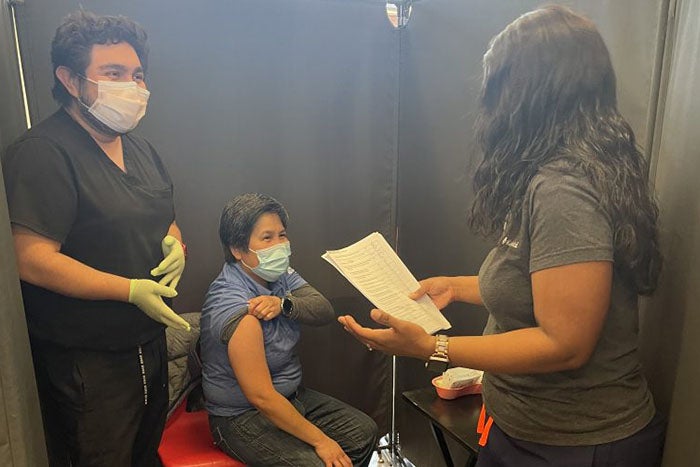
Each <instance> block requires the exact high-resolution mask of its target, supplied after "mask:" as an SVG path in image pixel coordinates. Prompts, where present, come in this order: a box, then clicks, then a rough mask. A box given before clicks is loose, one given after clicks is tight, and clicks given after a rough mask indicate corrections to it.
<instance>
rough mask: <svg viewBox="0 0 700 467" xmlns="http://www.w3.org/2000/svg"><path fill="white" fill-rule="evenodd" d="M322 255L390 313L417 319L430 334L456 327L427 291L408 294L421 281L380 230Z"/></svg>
mask: <svg viewBox="0 0 700 467" xmlns="http://www.w3.org/2000/svg"><path fill="white" fill-rule="evenodd" d="M321 257H322V258H323V259H325V260H326V261H328V262H329V263H331V264H332V265H333V266H334V267H335V268H336V269H337V270H338V271H339V272H340V273H341V274H342V275H343V276H344V277H345V278H346V279H347V280H348V281H350V283H351V284H352V285H354V286H355V288H356V289H357V290H359V291H360V292H361V293H362V295H364V296H365V297H367V299H368V300H369V301H370V302H372V303H373V304H374V306H376V307H377V308H380V309H382V310H384V311H386V312H387V313H389V314H390V315H392V316H395V317H397V318H400V319H404V320H408V321H411V322H413V323H416V324H418V325H420V326H421V327H422V328H423V329H425V331H426V332H428V333H430V334H432V333H434V332H436V331H439V330H440V329H449V328H450V327H452V326H451V325H450V322H449V321H447V319H445V317H444V316H443V315H442V313H440V310H438V309H437V307H436V306H435V305H434V304H433V302H432V301H431V300H430V298H428V296H427V295H425V296H423V297H421V298H420V299H419V300H411V299H410V298H408V295H409V294H410V293H411V292H414V291H415V290H417V289H418V287H419V284H418V281H417V280H416V278H415V277H413V274H411V271H409V270H408V268H407V267H406V265H405V264H403V261H401V259H400V258H399V257H398V256H397V255H396V253H395V252H394V250H393V249H392V248H391V246H389V244H388V243H387V241H386V240H385V239H384V237H383V236H382V235H381V234H380V233H378V232H374V233H372V234H370V235H368V236H367V237H365V238H363V239H362V240H360V241H359V242H357V243H354V244H352V245H350V246H348V247H345V248H342V249H340V250H331V251H327V252H326V253H325V254H324V255H322V256H321Z"/></svg>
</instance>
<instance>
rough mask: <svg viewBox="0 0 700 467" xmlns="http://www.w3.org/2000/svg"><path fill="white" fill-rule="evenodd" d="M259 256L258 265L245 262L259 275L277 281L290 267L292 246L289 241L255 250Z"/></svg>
mask: <svg viewBox="0 0 700 467" xmlns="http://www.w3.org/2000/svg"><path fill="white" fill-rule="evenodd" d="M250 251H252V252H253V253H255V254H256V255H257V256H258V265H257V266H255V267H254V268H251V267H250V266H248V265H247V264H245V263H243V261H242V260H241V262H242V263H243V264H245V265H246V266H247V267H248V268H249V269H250V270H251V271H253V272H254V273H255V274H256V275H257V276H258V277H260V278H261V279H263V280H266V281H267V282H275V281H276V280H277V279H279V278H280V276H281V275H282V274H284V273H285V272H287V269H289V256H290V255H291V254H292V247H291V245H290V243H289V242H282V243H278V244H277V245H273V246H271V247H269V248H265V249H264V250H257V251H256V250H253V249H252V248H251V249H250Z"/></svg>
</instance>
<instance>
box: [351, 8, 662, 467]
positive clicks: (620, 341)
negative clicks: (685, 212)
mask: <svg viewBox="0 0 700 467" xmlns="http://www.w3.org/2000/svg"><path fill="white" fill-rule="evenodd" d="M483 67H484V80H483V83H482V90H481V96H480V102H479V107H480V108H479V116H478V118H477V123H476V133H477V140H478V142H479V145H480V148H481V150H482V152H483V160H482V162H481V164H480V166H479V168H478V170H477V172H476V175H475V178H474V189H475V193H476V196H475V200H474V204H473V206H472V210H471V217H470V223H471V226H472V227H473V228H474V229H475V230H476V231H478V232H481V233H483V234H486V235H491V234H496V235H497V237H498V241H497V244H496V246H495V248H493V250H491V252H490V253H489V254H488V256H487V257H486V259H485V260H484V262H483V264H482V266H481V269H480V271H479V275H478V276H461V277H433V278H430V279H426V280H424V281H421V286H420V289H419V290H418V291H416V292H415V293H414V294H413V295H412V298H418V297H421V296H423V295H425V294H427V295H428V296H430V297H431V299H432V300H433V302H434V303H435V304H436V305H437V306H438V307H439V308H441V309H442V308H444V307H445V306H447V305H448V304H450V303H451V302H454V301H461V302H466V303H472V304H478V305H483V306H484V307H485V308H486V309H487V311H488V312H489V319H488V323H487V325H486V329H485V330H484V334H483V336H459V337H449V338H448V337H446V336H431V335H429V334H426V333H425V332H423V330H422V329H421V328H420V327H418V326H416V325H414V324H412V323H409V322H406V321H401V320H399V319H396V318H394V317H391V316H389V315H388V314H386V313H384V312H382V311H381V310H373V311H372V317H373V319H374V320H375V321H377V322H378V323H381V324H383V325H385V326H388V329H367V328H363V327H361V326H359V325H358V324H357V323H356V322H355V321H354V320H353V319H352V318H351V317H349V316H345V317H341V318H340V322H341V323H342V324H343V325H344V326H345V328H346V329H347V330H348V331H349V332H350V333H352V334H353V335H354V336H355V337H356V338H357V339H358V340H360V341H361V342H363V343H364V344H365V345H367V346H369V347H370V348H374V349H379V350H381V351H384V352H387V353H392V354H396V355H405V356H411V357H415V358H420V359H423V360H427V361H429V362H430V361H431V359H432V362H439V361H440V360H441V359H442V360H449V363H451V364H453V365H456V366H465V367H471V368H477V369H482V370H484V371H485V374H484V381H483V382H484V385H483V398H484V405H485V413H486V414H487V420H489V422H488V423H487V424H486V427H485V428H486V434H485V435H484V436H482V442H483V443H485V446H484V447H483V448H482V449H481V451H480V453H479V460H478V464H477V465H478V466H480V467H487V466H514V467H523V466H545V465H546V466H551V465H557V466H560V465H566V466H584V465H585V466H610V465H615V466H630V467H644V466H656V465H658V464H659V463H660V458H661V451H662V446H663V438H664V423H663V421H662V420H661V417H660V416H659V415H657V413H656V409H655V406H654V402H653V399H652V396H651V393H650V392H649V389H648V386H647V382H646V380H645V378H644V375H643V373H642V369H641V364H640V360H639V352H638V324H639V319H638V311H639V310H638V303H637V302H638V296H639V295H640V294H650V293H652V292H653V291H654V289H655V287H656V283H657V279H658V276H659V272H660V268H661V255H660V252H659V245H658V238H657V217H658V210H657V207H656V205H655V202H654V200H653V197H652V195H651V193H650V190H649V187H648V181H647V173H646V163H645V160H644V158H643V156H642V154H641V153H640V152H639V150H638V149H637V147H636V143H635V139H634V134H633V132H632V129H631V128H630V126H629V124H628V123H627V122H626V121H625V120H624V118H623V117H622V116H621V115H620V113H619V112H618V110H617V98H616V93H615V73H614V71H613V68H612V64H611V62H610V56H609V53H608V50H607V48H606V46H605V44H604V42H603V39H602V38H601V36H600V34H599V33H598V31H597V29H596V28H595V26H594V25H593V24H592V23H591V22H590V20H588V19H586V18H584V17H582V16H580V15H578V14H576V13H574V12H572V11H571V10H569V9H566V8H564V7H560V6H550V7H544V8H541V9H538V10H535V11H532V12H530V13H527V14H525V15H523V16H521V17H520V18H518V19H517V20H515V21H514V22H513V23H511V24H510V25H508V26H507V27H506V28H505V29H504V30H503V31H502V32H501V33H500V34H498V35H497V36H496V37H495V38H494V39H493V40H492V41H491V44H490V47H489V49H488V51H487V52H486V54H485V55H484V60H483ZM436 357H439V358H436Z"/></svg>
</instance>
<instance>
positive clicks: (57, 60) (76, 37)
mask: <svg viewBox="0 0 700 467" xmlns="http://www.w3.org/2000/svg"><path fill="white" fill-rule="evenodd" d="M147 39H148V36H147V35H146V31H144V29H143V28H142V27H141V26H140V25H139V24H138V23H136V22H134V21H132V20H130V19H129V18H127V17H125V16H99V15H96V14H94V13H91V12H89V11H85V10H78V11H75V12H73V13H71V14H70V15H68V16H67V17H66V18H65V19H64V20H63V23H62V24H61V25H60V26H59V27H58V29H56V34H55V35H54V38H53V41H52V42H51V63H52V64H53V72H54V85H53V89H52V90H51V91H52V93H53V97H54V99H56V101H57V102H58V103H59V104H61V105H64V106H65V105H68V104H70V102H71V99H72V98H71V95H70V94H69V93H68V91H67V90H66V88H65V87H63V84H62V83H61V82H60V81H59V80H58V78H57V77H56V69H57V68H58V67H59V66H64V67H66V68H68V69H70V70H72V71H73V72H74V73H79V74H85V70H86V69H87V67H88V66H89V65H90V54H91V52H92V47H93V46H94V45H95V44H118V43H120V42H126V43H128V44H129V45H131V46H132V47H133V48H134V50H135V51H136V55H138V57H139V60H141V67H142V68H143V70H144V72H145V71H146V68H147V66H148V44H147Z"/></svg>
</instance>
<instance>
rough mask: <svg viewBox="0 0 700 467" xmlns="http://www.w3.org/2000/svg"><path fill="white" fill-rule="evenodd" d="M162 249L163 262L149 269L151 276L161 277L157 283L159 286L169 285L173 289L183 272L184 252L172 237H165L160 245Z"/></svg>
mask: <svg viewBox="0 0 700 467" xmlns="http://www.w3.org/2000/svg"><path fill="white" fill-rule="evenodd" d="M160 246H161V248H162V249H163V256H164V259H163V261H161V262H160V264H159V265H158V266H156V267H155V268H153V269H151V275H152V276H161V275H163V274H165V275H164V276H163V277H161V279H160V280H159V281H158V283H159V284H161V285H169V286H170V287H172V288H173V289H174V288H176V287H177V284H178V283H179V282H180V276H182V271H184V270H185V250H184V249H183V248H182V244H181V243H180V241H179V240H178V239H177V238H175V237H173V236H172V235H166V236H165V238H164V239H163V241H162V242H161V244H160Z"/></svg>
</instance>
